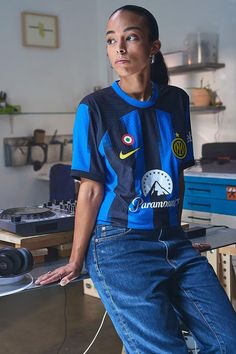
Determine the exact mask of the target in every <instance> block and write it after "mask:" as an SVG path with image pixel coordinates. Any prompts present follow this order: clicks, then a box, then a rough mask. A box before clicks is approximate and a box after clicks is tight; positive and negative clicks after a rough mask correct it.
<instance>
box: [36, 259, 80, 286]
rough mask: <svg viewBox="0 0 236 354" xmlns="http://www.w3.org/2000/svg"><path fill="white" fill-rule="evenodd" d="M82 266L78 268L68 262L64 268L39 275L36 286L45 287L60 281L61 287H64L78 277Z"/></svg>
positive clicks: (76, 265) (73, 263)
mask: <svg viewBox="0 0 236 354" xmlns="http://www.w3.org/2000/svg"><path fill="white" fill-rule="evenodd" d="M81 269H82V265H81V266H78V264H76V263H75V262H70V263H68V264H66V265H65V266H62V267H59V268H57V269H55V270H53V271H49V272H47V273H46V274H43V275H41V276H40V277H39V278H38V279H37V280H36V281H35V284H36V285H46V284H50V283H55V282H57V281H60V285H61V286H65V285H67V284H68V283H70V282H71V281H72V280H73V279H75V278H77V277H78V276H79V275H80V272H81Z"/></svg>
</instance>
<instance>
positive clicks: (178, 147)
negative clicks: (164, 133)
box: [172, 137, 187, 159]
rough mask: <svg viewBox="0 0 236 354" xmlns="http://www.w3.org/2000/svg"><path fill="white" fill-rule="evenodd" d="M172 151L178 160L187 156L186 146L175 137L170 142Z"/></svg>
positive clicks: (181, 140)
mask: <svg viewBox="0 0 236 354" xmlns="http://www.w3.org/2000/svg"><path fill="white" fill-rule="evenodd" d="M172 151H173V153H174V155H175V156H176V157H178V158H179V159H184V158H185V156H186V155H187V146H186V144H185V142H184V140H183V139H181V138H179V137H177V138H175V139H174V140H173V141H172Z"/></svg>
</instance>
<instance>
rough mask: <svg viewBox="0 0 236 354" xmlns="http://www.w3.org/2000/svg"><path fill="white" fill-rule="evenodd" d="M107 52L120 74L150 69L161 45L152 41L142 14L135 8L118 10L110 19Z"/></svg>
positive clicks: (123, 75)
mask: <svg viewBox="0 0 236 354" xmlns="http://www.w3.org/2000/svg"><path fill="white" fill-rule="evenodd" d="M106 42H107V54H108V57H109V60H110V63H111V66H112V67H113V69H114V70H115V71H116V72H117V74H118V76H119V77H125V76H128V75H133V74H139V73H142V72H144V71H147V70H150V56H151V55H152V54H155V53H156V52H157V51H158V50H159V49H160V47H159V43H160V42H159V41H155V42H154V43H151V42H150V40H149V32H148V27H147V25H146V22H145V19H144V18H143V17H142V16H139V15H136V14H135V13H133V12H131V11H118V12H116V13H115V14H114V15H113V16H112V17H111V18H110V20H109V22H108V24H107V31H106Z"/></svg>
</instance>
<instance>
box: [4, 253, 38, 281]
mask: <svg viewBox="0 0 236 354" xmlns="http://www.w3.org/2000/svg"><path fill="white" fill-rule="evenodd" d="M33 265H34V259H33V255H32V253H31V252H30V251H29V250H28V249H26V248H14V247H6V248H1V249H0V277H8V276H16V275H21V274H25V273H28V272H29V271H31V270H32V268H33Z"/></svg>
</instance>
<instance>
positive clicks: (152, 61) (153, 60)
mask: <svg viewBox="0 0 236 354" xmlns="http://www.w3.org/2000/svg"><path fill="white" fill-rule="evenodd" d="M154 63H155V54H153V55H151V64H154Z"/></svg>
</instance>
